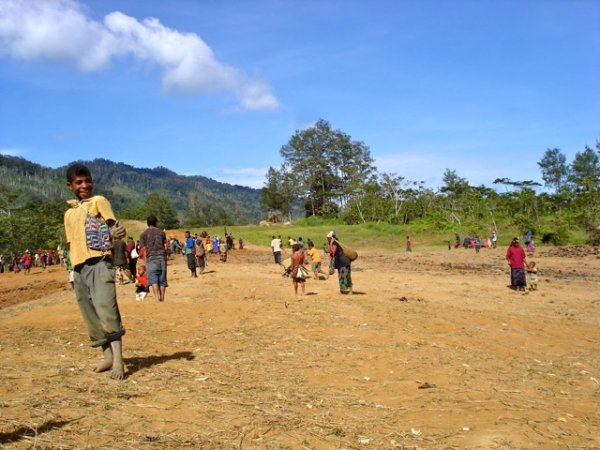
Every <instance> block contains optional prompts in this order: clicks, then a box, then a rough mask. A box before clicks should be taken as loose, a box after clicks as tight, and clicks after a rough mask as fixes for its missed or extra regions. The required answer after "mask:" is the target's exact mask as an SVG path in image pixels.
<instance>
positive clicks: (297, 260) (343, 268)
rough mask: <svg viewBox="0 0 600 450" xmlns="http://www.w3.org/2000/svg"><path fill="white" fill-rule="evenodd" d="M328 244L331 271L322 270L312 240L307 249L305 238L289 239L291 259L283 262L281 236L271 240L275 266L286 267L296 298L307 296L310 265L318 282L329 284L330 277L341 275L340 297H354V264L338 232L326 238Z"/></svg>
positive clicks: (285, 273) (339, 282)
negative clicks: (351, 295) (305, 294)
mask: <svg viewBox="0 0 600 450" xmlns="http://www.w3.org/2000/svg"><path fill="white" fill-rule="evenodd" d="M326 239H327V241H326V242H325V244H324V246H323V251H324V253H325V256H326V257H327V256H328V257H329V270H328V271H327V272H325V271H323V269H322V259H321V255H320V252H319V250H318V249H317V248H316V247H315V244H314V242H313V241H312V240H310V239H309V240H308V241H307V243H306V246H305V245H304V241H303V240H302V237H299V238H298V239H294V238H292V237H291V236H288V238H287V244H288V248H291V256H290V258H288V259H286V260H284V261H282V259H281V256H282V252H284V250H283V242H282V239H281V236H273V237H272V240H271V250H272V251H273V259H274V262H275V264H279V265H282V266H283V268H284V272H283V276H285V277H290V278H291V279H292V285H293V287H294V294H295V295H298V288H300V294H301V295H304V292H305V287H304V284H305V282H306V279H307V278H309V277H310V272H309V271H308V269H307V267H306V266H307V265H308V263H309V262H310V264H311V271H312V276H313V277H314V279H315V280H323V279H324V280H327V279H328V278H329V276H330V275H333V274H334V273H336V271H337V274H338V284H339V289H340V293H342V294H352V273H351V271H352V261H351V259H350V258H348V256H347V255H346V254H345V253H344V251H343V248H342V246H341V245H340V242H339V240H338V237H337V235H336V233H335V231H330V232H329V233H328V234H327V236H326Z"/></svg>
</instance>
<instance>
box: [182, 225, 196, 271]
mask: <svg viewBox="0 0 600 450" xmlns="http://www.w3.org/2000/svg"><path fill="white" fill-rule="evenodd" d="M183 247H184V252H185V257H186V260H187V266H188V269H190V272H191V275H192V277H194V278H197V277H198V274H197V273H196V254H195V252H196V241H195V240H194V238H193V237H192V236H191V235H190V232H189V231H186V232H185V239H184V242H183Z"/></svg>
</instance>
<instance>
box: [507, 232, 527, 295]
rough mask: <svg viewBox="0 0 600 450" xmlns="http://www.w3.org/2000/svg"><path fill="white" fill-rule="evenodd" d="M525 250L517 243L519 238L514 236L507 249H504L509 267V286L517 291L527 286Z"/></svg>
mask: <svg viewBox="0 0 600 450" xmlns="http://www.w3.org/2000/svg"><path fill="white" fill-rule="evenodd" d="M525 259H526V255H525V250H523V247H521V245H520V244H519V238H518V237H514V238H513V239H512V242H511V243H510V246H509V247H508V250H507V251H506V260H507V261H508V265H509V267H510V288H511V289H514V290H518V291H524V290H525V287H526V286H527V281H526V278H525V267H526V265H527V262H526V261H525Z"/></svg>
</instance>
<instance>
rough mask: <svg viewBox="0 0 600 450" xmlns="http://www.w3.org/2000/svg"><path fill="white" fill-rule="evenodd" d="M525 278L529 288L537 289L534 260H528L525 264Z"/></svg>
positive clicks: (531, 289)
mask: <svg viewBox="0 0 600 450" xmlns="http://www.w3.org/2000/svg"><path fill="white" fill-rule="evenodd" d="M527 278H529V290H530V291H537V285H538V274H537V267H536V265H535V261H529V263H528V264H527Z"/></svg>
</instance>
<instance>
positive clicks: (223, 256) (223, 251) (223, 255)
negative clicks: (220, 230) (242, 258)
mask: <svg viewBox="0 0 600 450" xmlns="http://www.w3.org/2000/svg"><path fill="white" fill-rule="evenodd" d="M218 248H219V256H220V258H219V259H220V261H221V262H227V242H225V240H223V239H221V240H220V241H219V247H218Z"/></svg>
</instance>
